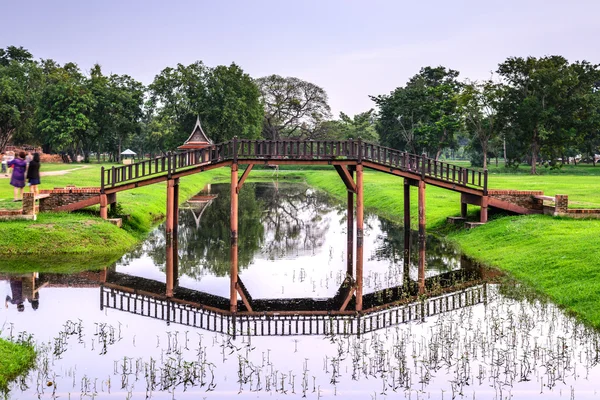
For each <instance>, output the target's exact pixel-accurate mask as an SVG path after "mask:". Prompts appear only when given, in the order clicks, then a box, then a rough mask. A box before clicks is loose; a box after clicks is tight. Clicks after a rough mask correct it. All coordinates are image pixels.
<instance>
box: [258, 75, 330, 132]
mask: <svg viewBox="0 0 600 400" xmlns="http://www.w3.org/2000/svg"><path fill="white" fill-rule="evenodd" d="M256 83H257V84H258V87H259V89H260V92H261V96H262V102H263V104H264V108H265V110H264V115H265V117H264V121H263V129H262V132H263V137H264V138H265V139H271V140H278V139H283V138H294V139H317V138H320V137H322V136H323V135H326V134H327V132H328V130H327V129H324V126H323V123H324V122H325V121H327V120H328V119H329V118H331V108H330V107H329V104H328V98H327V93H326V92H325V90H323V88H321V87H319V86H317V85H315V84H313V83H310V82H307V81H303V80H302V79H298V78H294V77H287V78H284V77H282V76H279V75H270V76H266V77H263V78H259V79H257V80H256Z"/></svg>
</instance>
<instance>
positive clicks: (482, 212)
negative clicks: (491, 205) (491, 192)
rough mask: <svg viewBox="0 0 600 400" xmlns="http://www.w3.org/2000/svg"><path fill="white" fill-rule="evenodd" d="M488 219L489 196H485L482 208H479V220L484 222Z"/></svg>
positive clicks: (482, 200)
mask: <svg viewBox="0 0 600 400" xmlns="http://www.w3.org/2000/svg"><path fill="white" fill-rule="evenodd" d="M487 220H488V197H487V196H483V197H482V198H481V209H480V210H479V222H483V223H484V224H485V223H486V222H487Z"/></svg>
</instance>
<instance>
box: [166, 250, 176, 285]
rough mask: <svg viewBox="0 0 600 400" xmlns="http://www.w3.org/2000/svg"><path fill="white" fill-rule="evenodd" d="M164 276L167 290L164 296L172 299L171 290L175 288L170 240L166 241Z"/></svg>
mask: <svg viewBox="0 0 600 400" xmlns="http://www.w3.org/2000/svg"><path fill="white" fill-rule="evenodd" d="M166 251H167V254H166V256H167V257H166V264H167V265H166V271H165V273H166V275H167V280H166V283H167V290H166V296H167V297H173V288H174V286H175V276H174V275H175V270H174V265H173V261H174V259H175V257H174V252H173V242H172V241H170V240H167V246H166Z"/></svg>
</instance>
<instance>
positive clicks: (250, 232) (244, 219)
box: [122, 183, 341, 279]
mask: <svg viewBox="0 0 600 400" xmlns="http://www.w3.org/2000/svg"><path fill="white" fill-rule="evenodd" d="M207 193H208V192H204V191H203V192H201V194H207ZM210 194H211V195H214V196H215V197H214V200H212V201H211V202H210V204H209V205H208V206H207V207H206V209H205V210H203V211H202V217H201V218H200V221H199V224H198V227H197V217H198V214H199V212H200V211H201V210H200V205H198V204H196V207H197V209H196V210H194V203H190V204H189V205H188V206H186V207H182V208H181V209H180V211H179V232H178V254H179V273H180V275H187V276H189V277H192V278H195V279H200V278H201V277H202V276H205V275H207V274H213V275H216V276H226V275H227V274H228V273H229V266H230V265H229V262H230V254H229V245H230V226H229V218H230V212H231V210H230V208H231V198H230V185H229V184H213V185H210ZM336 207H337V208H339V209H340V210H341V208H340V206H339V205H338V204H337V203H335V202H332V201H331V200H330V199H329V196H328V195H327V194H325V193H322V192H318V191H315V190H313V189H311V188H309V187H308V186H306V185H301V184H298V183H293V184H282V183H246V184H244V187H243V189H242V190H241V191H240V193H239V211H238V215H239V225H238V227H239V232H238V243H239V248H238V263H239V264H238V268H239V269H240V270H242V269H244V268H247V267H248V266H249V265H250V264H251V263H252V260H253V259H254V258H255V257H263V258H266V259H268V260H275V259H281V258H286V257H297V256H299V255H302V254H311V253H313V252H314V251H315V250H317V249H318V248H319V247H320V246H322V244H323V241H324V236H325V234H326V232H327V231H328V229H329V219H328V217H327V214H328V213H329V212H330V211H331V210H332V209H334V208H336ZM144 253H145V254H147V255H148V256H149V257H151V258H152V260H153V261H154V263H155V264H157V265H161V266H163V267H161V269H162V270H163V271H164V265H165V261H166V259H165V257H166V256H165V254H166V244H165V234H164V229H163V228H162V227H161V228H159V229H155V230H154V231H153V232H152V233H151V234H150V235H149V237H148V239H147V240H146V241H145V243H144V244H143V245H142V247H140V248H139V249H137V250H135V251H133V252H131V253H129V254H128V255H127V258H126V259H123V260H122V262H125V263H126V264H127V262H128V261H129V260H132V259H135V258H138V257H140V256H141V255H142V254H144Z"/></svg>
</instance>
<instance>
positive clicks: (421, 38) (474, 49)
mask: <svg viewBox="0 0 600 400" xmlns="http://www.w3.org/2000/svg"><path fill="white" fill-rule="evenodd" d="M0 14H1V15H2V23H1V24H0V47H6V46H9V45H15V46H23V47H25V48H26V49H28V50H29V51H30V52H31V53H33V55H34V57H35V58H44V59H46V58H52V59H54V60H55V61H57V62H59V63H61V64H63V63H65V62H75V63H77V64H78V65H79V67H80V68H81V69H82V70H84V71H89V69H90V68H91V67H92V66H93V65H94V64H96V63H98V64H100V65H101V66H102V69H103V71H104V72H105V73H116V74H128V75H131V76H132V77H134V78H135V79H137V80H139V81H141V82H142V83H144V84H149V83H151V82H152V80H153V78H154V76H155V75H157V74H158V73H160V71H161V70H162V69H164V68H166V67H173V66H175V65H177V64H178V63H181V64H184V65H187V64H190V63H192V62H194V61H197V60H201V61H203V62H204V63H205V64H206V65H208V66H211V67H212V66H217V65H229V64H231V63H232V62H235V63H236V64H238V65H239V66H240V67H241V68H242V69H243V70H244V71H245V72H247V73H248V74H249V75H250V76H252V77H254V78H259V77H262V76H266V75H271V74H278V75H281V76H293V77H297V78H300V79H303V80H306V81H309V82H312V83H314V84H316V85H318V86H321V87H322V88H323V89H325V91H326V92H327V94H328V96H329V104H330V106H331V108H332V113H333V114H334V116H337V115H338V114H339V112H340V111H343V112H344V113H346V114H349V115H354V114H357V113H360V112H363V111H367V110H369V109H370V108H373V107H374V106H375V105H374V103H373V101H372V100H371V99H370V98H369V96H370V95H375V96H376V95H382V94H388V93H390V92H391V91H392V90H394V89H395V88H396V87H399V86H403V85H404V84H405V83H406V81H407V80H408V79H409V78H410V77H412V76H413V75H415V74H417V73H418V72H419V70H420V69H421V68H422V67H424V66H438V65H443V66H445V67H447V68H452V69H455V70H458V71H459V72H460V78H462V79H467V78H468V79H470V80H481V79H487V78H489V77H490V76H491V74H492V72H494V71H495V70H496V69H497V66H498V64H499V63H501V62H502V61H504V60H505V59H506V58H507V57H515V56H521V57H527V56H535V57H542V56H545V55H562V56H564V57H566V58H567V59H568V60H569V61H576V60H584V59H585V60H588V61H590V62H592V63H600V44H599V43H598V41H599V39H600V23H598V22H597V20H598V16H599V15H600V0H568V1H567V0H519V1H514V0H503V1H481V0H478V1H467V0H464V1H461V0H453V1H442V0H430V1H427V0H421V1H417V0H411V1H403V0H395V1H394V0H389V1H388V0H385V1H384V0H369V1H352V0H346V1H342V0H320V1H317V0H278V1H277V0H273V1H271V0H246V1H243V0H237V1H235V0H230V1H228V0H211V1H204V0H169V1H165V0H163V1H155V0H102V1H87V0H71V1H67V0H54V1H47V0H38V1H33V0H0Z"/></svg>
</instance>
